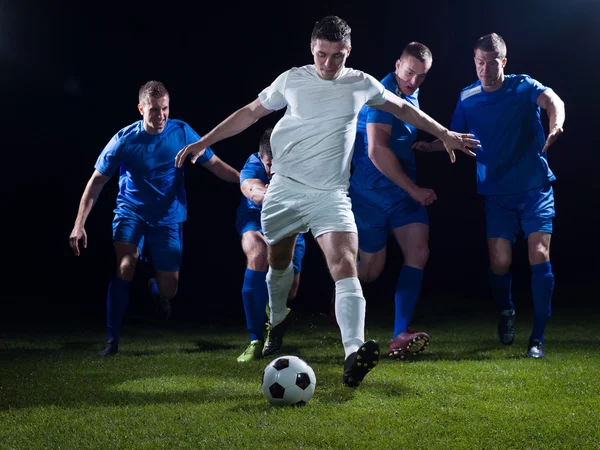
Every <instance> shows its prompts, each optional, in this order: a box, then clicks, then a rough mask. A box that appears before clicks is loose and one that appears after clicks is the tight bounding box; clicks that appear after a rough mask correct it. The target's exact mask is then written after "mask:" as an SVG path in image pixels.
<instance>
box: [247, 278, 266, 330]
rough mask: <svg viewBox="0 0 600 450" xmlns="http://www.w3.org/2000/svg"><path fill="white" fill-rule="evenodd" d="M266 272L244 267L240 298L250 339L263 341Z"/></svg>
mask: <svg viewBox="0 0 600 450" xmlns="http://www.w3.org/2000/svg"><path fill="white" fill-rule="evenodd" d="M266 277H267V272H258V271H256V270H252V269H246V273H245V274H244V286H243V287H242V300H243V301H244V311H245V312H246V326H247V327H248V331H249V332H250V341H255V340H259V341H263V340H264V335H263V331H264V329H265V310H266V308H267V302H268V301H269V291H268V290H267V282H266Z"/></svg>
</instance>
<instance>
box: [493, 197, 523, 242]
mask: <svg viewBox="0 0 600 450" xmlns="http://www.w3.org/2000/svg"><path fill="white" fill-rule="evenodd" d="M521 200H522V196H521V195H519V194H513V195H486V196H485V226H486V235H487V238H488V240H489V239H498V238H499V239H504V240H507V241H509V242H510V243H511V244H514V243H515V241H516V239H517V236H519V234H520V232H521V225H520V218H519V216H520V212H519V205H520V202H521Z"/></svg>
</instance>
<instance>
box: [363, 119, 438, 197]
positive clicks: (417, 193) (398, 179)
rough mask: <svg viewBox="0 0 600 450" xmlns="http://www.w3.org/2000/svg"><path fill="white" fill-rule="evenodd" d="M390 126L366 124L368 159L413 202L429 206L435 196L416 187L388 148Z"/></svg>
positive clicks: (430, 190) (390, 133) (433, 193)
mask: <svg viewBox="0 0 600 450" xmlns="http://www.w3.org/2000/svg"><path fill="white" fill-rule="evenodd" d="M391 135H392V126H391V125H388V124H383V123H368V124H367V137H368V140H369V143H368V148H369V158H370V159H371V161H373V164H374V165H375V167H377V169H378V170H379V171H380V172H381V173H382V174H384V175H385V176H386V177H387V178H389V179H390V180H391V181H393V182H394V183H396V184H397V185H398V186H400V187H401V188H402V189H403V190H404V191H405V192H407V193H408V195H410V196H411V197H412V198H413V199H414V200H416V201H417V202H419V203H420V204H422V205H423V206H427V205H431V204H432V203H433V201H434V200H437V196H436V194H435V192H434V191H433V190H432V189H425V188H422V187H419V186H417V185H416V184H415V183H414V182H413V181H412V180H411V179H410V177H409V176H408V175H406V173H405V172H404V170H402V166H401V165H400V162H399V161H398V158H396V155H394V152H392V149H390V147H389V142H390V137H391Z"/></svg>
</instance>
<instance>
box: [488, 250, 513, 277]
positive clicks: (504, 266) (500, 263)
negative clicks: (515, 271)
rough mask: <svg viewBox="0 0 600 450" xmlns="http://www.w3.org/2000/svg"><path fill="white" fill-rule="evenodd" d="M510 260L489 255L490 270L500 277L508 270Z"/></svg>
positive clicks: (502, 256) (505, 256) (507, 257)
mask: <svg viewBox="0 0 600 450" xmlns="http://www.w3.org/2000/svg"><path fill="white" fill-rule="evenodd" d="M510 264H511V258H510V256H507V255H502V254H495V255H490V268H491V269H492V272H494V273H495V274H497V275H502V274H505V273H506V272H508V270H509V269H510Z"/></svg>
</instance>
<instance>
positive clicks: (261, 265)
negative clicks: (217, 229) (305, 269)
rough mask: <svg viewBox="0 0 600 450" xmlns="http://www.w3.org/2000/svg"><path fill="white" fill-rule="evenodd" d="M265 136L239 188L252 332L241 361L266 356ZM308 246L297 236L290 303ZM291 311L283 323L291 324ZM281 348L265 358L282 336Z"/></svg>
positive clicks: (245, 292)
mask: <svg viewBox="0 0 600 450" xmlns="http://www.w3.org/2000/svg"><path fill="white" fill-rule="evenodd" d="M272 131H273V129H272V128H268V129H267V130H265V132H264V133H263V135H262V137H261V139H260V144H259V151H258V153H253V154H252V155H251V156H250V157H249V158H248V160H247V161H246V164H244V167H243V169H242V171H241V173H240V186H241V189H242V193H243V194H244V196H243V197H242V202H241V203H240V206H239V207H238V210H237V220H236V229H237V232H238V234H239V236H240V238H241V240H242V249H243V250H244V253H245V254H246V259H247V265H246V273H245V274H244V285H243V287H242V300H243V302H244V310H245V312H246V325H247V327H248V331H249V332H250V345H248V348H246V350H245V351H244V353H242V354H241V355H240V356H239V357H238V359H237V360H238V361H239V362H246V361H252V360H254V359H258V358H260V357H262V356H263V345H264V328H265V310H266V308H267V305H268V303H269V293H268V291H267V283H266V276H267V270H268V269H269V263H268V261H267V242H266V240H265V237H264V236H263V234H262V229H261V225H260V212H261V210H262V203H263V199H264V197H265V194H266V192H267V188H268V186H269V180H270V179H271V175H272V174H271V161H272V159H273V154H272V153H271V132H272ZM304 250H305V243H304V237H303V235H302V234H299V235H298V239H297V240H296V246H295V248H294V258H293V260H292V263H293V265H294V281H293V283H292V287H291V289H290V292H289V294H288V300H293V299H295V298H296V295H297V293H298V285H299V283H300V270H301V269H302V258H303V256H304ZM290 312H291V311H290V309H289V308H288V313H287V316H286V318H285V319H284V321H285V322H286V325H287V323H289V320H290ZM277 343H278V346H275V347H276V348H275V347H273V346H270V347H269V348H268V349H265V353H264V356H268V355H270V354H273V353H275V352H276V351H278V350H279V349H280V348H281V344H282V336H279V337H278V340H277Z"/></svg>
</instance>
